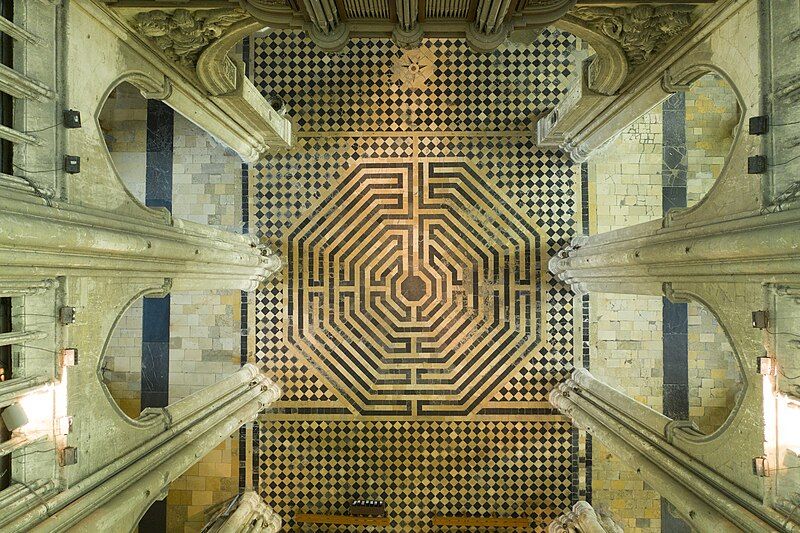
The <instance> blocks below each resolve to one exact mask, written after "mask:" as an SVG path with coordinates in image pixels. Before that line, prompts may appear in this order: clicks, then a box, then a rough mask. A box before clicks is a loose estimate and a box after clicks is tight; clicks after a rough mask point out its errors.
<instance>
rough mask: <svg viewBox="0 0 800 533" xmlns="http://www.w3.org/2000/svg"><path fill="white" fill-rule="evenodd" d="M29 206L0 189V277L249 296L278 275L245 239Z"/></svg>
mask: <svg viewBox="0 0 800 533" xmlns="http://www.w3.org/2000/svg"><path fill="white" fill-rule="evenodd" d="M15 196H16V195H15ZM28 200H29V201H25V198H20V197H19V196H16V197H13V198H12V197H9V196H6V195H5V191H4V189H0V251H1V252H2V253H0V269H2V270H3V274H4V276H15V275H16V276H32V275H36V276H43V277H44V276H59V275H100V276H112V277H119V278H123V279H131V278H137V277H148V278H153V277H164V278H171V279H175V280H177V281H176V282H175V283H173V287H176V286H177V285H178V284H180V287H179V288H181V289H206V288H208V289H211V288H213V289H242V290H254V289H255V287H257V286H258V284H259V283H260V282H261V281H263V280H264V279H265V278H266V277H268V276H270V275H271V274H273V273H275V272H276V271H277V270H279V269H280V267H281V261H280V259H278V257H277V256H276V255H275V254H273V253H272V252H270V251H269V250H268V249H266V248H263V247H260V246H259V245H258V244H257V243H256V242H255V241H254V240H253V238H252V237H250V236H248V235H238V234H234V233H228V232H224V231H220V230H216V229H214V228H210V227H208V226H203V225H201V224H195V223H191V222H186V221H180V220H171V221H163V222H159V221H157V220H155V219H142V218H136V217H132V216H127V215H122V214H114V213H109V212H105V211H100V210H97V209H94V208H91V207H86V206H77V205H74V204H67V203H63V204H62V203H54V202H50V204H49V205H45V204H43V203H41V202H40V201H39V199H38V198H37V197H35V196H30V197H29V198H28Z"/></svg>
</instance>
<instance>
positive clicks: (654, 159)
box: [589, 106, 663, 532]
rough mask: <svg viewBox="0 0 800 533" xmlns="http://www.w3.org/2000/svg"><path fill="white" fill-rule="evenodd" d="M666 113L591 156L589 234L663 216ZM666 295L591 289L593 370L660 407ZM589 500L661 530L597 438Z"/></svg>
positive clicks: (645, 528)
mask: <svg viewBox="0 0 800 533" xmlns="http://www.w3.org/2000/svg"><path fill="white" fill-rule="evenodd" d="M661 162H662V115H661V108H660V106H659V107H656V108H654V109H653V110H652V111H651V112H649V113H647V114H645V115H643V116H642V117H641V118H640V119H639V120H637V121H636V122H635V123H633V124H632V125H631V126H630V127H629V128H628V129H626V130H625V131H624V132H622V133H621V134H620V135H619V137H617V138H616V139H615V140H614V141H613V142H612V143H610V144H609V146H608V147H607V148H606V149H605V150H603V153H602V154H599V155H598V156H596V157H595V158H594V159H593V160H592V161H590V162H589V190H590V206H591V207H590V209H591V211H590V233H591V234H595V233H604V232H607V231H612V230H615V229H619V228H624V227H627V226H631V225H634V224H640V223H642V222H647V221H650V220H654V219H658V218H661V212H662V207H661V195H662V190H661V188H662V177H661V170H662V169H661ZM661 308H662V301H661V298H659V297H647V296H634V295H624V294H602V293H592V294H591V296H590V298H589V323H590V328H589V341H590V353H591V368H590V370H591V372H592V373H593V374H594V375H595V376H596V377H597V378H598V379H599V380H601V381H604V382H606V383H608V384H609V385H612V386H614V387H616V388H617V389H619V390H621V391H623V392H624V393H625V394H628V395H629V396H632V397H633V398H636V399H637V400H638V401H640V402H642V403H644V404H646V405H648V406H650V407H652V408H653V409H656V410H658V411H660V410H661V408H662V396H663V391H662V379H663V377H662V376H663V371H662V357H663V355H662V353H663V348H662V339H663V337H662V317H661V311H662V309H661ZM592 503H593V505H594V506H595V507H596V508H606V509H608V510H609V512H610V513H611V514H612V515H613V516H614V518H615V519H616V520H617V521H618V522H619V523H620V524H621V525H622V526H623V529H624V530H625V531H626V532H633V531H637V532H656V531H660V517H661V501H660V497H659V495H658V494H657V493H656V492H654V491H652V490H650V489H648V488H647V487H646V486H645V484H644V482H642V480H641V479H639V478H638V477H637V476H636V474H635V473H634V472H633V470H630V469H628V468H627V467H626V466H625V465H624V464H623V463H621V462H620V461H619V459H617V458H616V457H615V456H614V455H613V454H611V453H610V452H609V451H608V450H607V449H606V448H605V447H603V446H602V444H601V443H600V442H599V441H598V440H597V439H593V449H592Z"/></svg>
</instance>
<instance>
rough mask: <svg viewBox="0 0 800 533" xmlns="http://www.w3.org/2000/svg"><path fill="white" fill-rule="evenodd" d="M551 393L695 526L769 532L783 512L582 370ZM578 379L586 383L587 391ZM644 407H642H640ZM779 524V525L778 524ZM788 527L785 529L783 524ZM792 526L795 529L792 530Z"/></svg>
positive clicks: (564, 411)
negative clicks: (707, 462) (687, 448)
mask: <svg viewBox="0 0 800 533" xmlns="http://www.w3.org/2000/svg"><path fill="white" fill-rule="evenodd" d="M576 374H577V376H576V378H573V379H569V380H567V381H565V382H564V383H562V384H560V385H559V386H558V387H556V388H555V389H553V390H552V391H551V393H550V403H551V404H553V405H554V406H555V407H556V408H557V409H558V410H559V411H560V412H561V413H562V414H564V415H566V416H568V417H569V418H570V419H571V420H572V421H573V423H574V424H575V425H577V426H578V427H580V428H582V429H584V430H586V431H587V432H588V433H589V434H591V435H592V436H593V437H596V438H597V439H599V440H600V441H601V442H602V443H603V445H604V446H606V447H607V448H608V449H609V450H611V452H612V453H614V454H615V455H617V456H618V457H619V458H620V459H621V460H622V461H623V462H625V463H626V464H627V465H628V466H630V467H631V468H633V469H634V470H635V471H636V473H637V474H638V475H639V476H641V477H642V479H643V480H644V481H645V482H647V484H648V485H650V486H651V487H652V488H653V489H655V490H656V491H657V492H658V493H659V494H661V495H662V496H663V497H665V498H666V499H667V500H669V501H670V503H672V504H673V505H674V506H675V508H676V510H677V512H678V513H679V514H680V515H681V517H682V518H683V519H684V520H685V521H686V522H687V523H688V524H690V525H691V526H692V527H693V528H695V529H697V530H698V531H741V530H744V531H771V530H773V529H780V527H783V528H785V530H786V531H797V530H798V527H797V526H796V525H794V524H789V525H783V526H781V524H785V523H786V520H785V517H783V516H782V515H780V514H779V513H777V512H776V511H774V510H773V509H771V508H769V507H766V506H764V505H763V504H762V502H761V501H760V500H758V499H757V498H754V497H753V496H751V495H749V494H748V493H746V492H745V491H743V490H742V489H740V488H739V487H737V486H736V485H734V484H733V483H731V482H729V481H727V480H726V479H724V478H723V477H722V476H720V475H718V474H717V473H715V472H714V471H713V470H711V469H710V468H708V467H707V466H705V465H703V464H702V463H700V462H699V461H697V460H696V459H694V458H692V457H691V456H689V455H688V454H687V453H685V452H683V451H682V450H680V449H678V448H677V447H675V446H673V445H672V444H671V443H670V442H669V440H668V435H667V434H666V433H668V431H670V430H671V429H670V428H669V427H666V428H664V432H665V433H661V434H659V433H658V432H657V431H653V429H657V426H656V427H653V428H652V429H650V428H648V427H647V426H648V422H647V421H641V420H639V419H638V418H637V417H638V416H639V415H641V413H642V409H641V408H636V409H634V410H633V411H630V410H629V409H630V408H631V406H633V404H634V403H637V402H635V400H633V399H632V398H627V397H625V396H624V395H622V394H621V393H618V394H619V396H618V397H616V398H611V397H609V398H608V400H605V399H603V398H602V397H600V396H603V395H605V394H603V393H602V392H601V391H602V389H603V388H608V386H607V385H604V384H601V383H600V382H598V381H597V380H595V379H594V378H593V377H592V376H591V374H589V373H588V372H587V371H585V370H581V371H578V372H576ZM579 381H580V382H583V383H584V384H586V385H588V388H589V389H593V390H594V392H595V393H598V395H597V396H595V395H594V394H593V393H592V391H590V390H588V389H587V388H586V387H584V385H581V384H580V383H579ZM642 407H644V406H642ZM779 526H780V527H779ZM786 528H788V529H786ZM793 528H794V529H793Z"/></svg>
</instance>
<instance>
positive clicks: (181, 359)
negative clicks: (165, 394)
mask: <svg viewBox="0 0 800 533" xmlns="http://www.w3.org/2000/svg"><path fill="white" fill-rule="evenodd" d="M240 316H241V307H240V293H239V291H206V292H173V293H172V294H171V299H170V347H169V363H170V364H169V400H170V402H174V401H176V400H179V399H181V398H183V397H184V396H187V395H189V394H192V393H193V392H197V391H198V390H200V389H202V388H203V387H207V386H208V385H213V384H214V383H216V382H217V381H220V380H221V379H223V378H225V377H226V376H229V375H231V374H233V373H234V372H236V371H237V370H238V369H239V366H240V357H241V356H240V349H239V343H240V340H239V338H240V326H239V324H240Z"/></svg>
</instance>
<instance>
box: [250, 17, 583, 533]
mask: <svg viewBox="0 0 800 533" xmlns="http://www.w3.org/2000/svg"><path fill="white" fill-rule="evenodd" d="M574 42H575V41H574V38H573V37H571V36H569V35H566V34H561V33H558V32H557V31H554V30H549V31H545V32H544V33H543V34H542V35H541V37H540V38H539V40H538V42H537V43H536V45H534V46H532V47H530V48H527V49H526V48H518V47H508V48H504V49H502V50H498V51H496V52H493V53H491V54H486V55H477V54H474V53H472V52H471V51H469V50H468V48H467V47H466V45H465V44H464V43H463V41H459V40H452V39H438V40H426V41H425V42H424V44H423V46H424V47H425V48H426V56H427V55H430V56H432V57H434V58H435V59H434V71H433V73H431V74H430V75H428V74H427V73H426V77H425V80H423V82H421V83H420V84H417V83H414V84H408V83H404V82H403V80H402V79H398V77H397V76H396V75H395V73H396V72H397V67H396V62H397V60H398V59H399V58H401V56H402V55H403V52H402V51H400V50H399V49H397V48H396V47H395V46H394V45H393V44H392V43H391V42H390V41H388V40H361V39H354V40H351V42H350V43H349V44H348V45H347V47H346V48H345V50H344V51H343V52H342V53H341V54H336V55H330V54H325V53H323V52H320V51H318V50H317V49H316V48H315V47H314V46H313V45H312V44H311V43H310V42H308V41H307V40H306V39H305V38H304V36H303V35H302V33H290V32H284V31H276V32H273V33H271V34H269V35H268V36H266V37H262V38H258V39H256V40H255V42H254V65H253V69H252V70H251V72H253V74H254V76H253V79H254V81H255V83H256V85H257V86H258V87H259V88H260V90H261V91H262V92H263V93H264V94H268V93H276V94H277V95H279V96H280V97H282V98H283V99H284V101H286V103H287V107H288V109H289V112H290V114H291V116H292V118H293V120H295V121H296V123H297V124H298V131H299V134H300V135H299V140H298V142H297V145H296V146H295V147H294V148H293V149H292V150H290V151H288V152H285V153H280V154H276V155H273V156H271V157H270V158H268V159H266V160H264V161H262V162H261V163H260V164H259V165H255V166H254V167H252V168H251V175H250V178H251V179H250V184H251V197H252V206H253V209H252V211H251V220H250V227H251V231H252V232H254V233H256V234H257V235H258V236H259V237H260V238H261V240H262V242H265V243H269V244H270V245H271V246H273V247H274V248H276V249H278V250H284V249H285V247H286V246H287V245H288V243H287V242H286V240H287V236H288V235H289V234H290V229H291V228H292V227H293V226H294V225H295V224H297V223H298V221H301V220H303V219H304V218H305V217H307V216H309V213H310V212H311V210H312V209H313V208H314V206H315V205H317V204H318V203H319V202H320V201H321V200H323V199H324V198H326V197H328V196H329V195H331V194H334V191H335V190H336V184H337V181H338V180H340V179H341V177H342V176H343V175H345V173H347V172H348V171H350V170H352V169H353V168H354V166H355V163H356V162H357V161H359V160H361V159H380V158H384V159H396V158H408V159H412V158H432V157H443V158H465V159H469V161H470V164H472V165H474V166H475V167H476V168H478V169H479V170H480V172H481V173H482V175H483V176H485V177H486V180H487V182H488V183H487V187H492V188H495V189H497V190H498V193H500V194H502V195H503V197H504V198H505V201H506V202H507V205H505V204H504V206H505V207H506V208H507V209H509V210H512V211H514V212H515V214H516V216H517V217H519V218H520V219H523V218H524V219H525V220H527V221H530V222H532V223H534V224H536V226H537V227H538V228H539V229H540V230H541V238H542V241H541V245H542V248H543V250H544V251H545V252H546V254H547V255H550V254H552V253H554V252H555V251H557V250H559V249H560V248H561V247H562V246H563V245H564V244H565V243H567V242H569V240H570V238H571V237H572V235H573V233H574V232H575V229H576V223H575V217H576V214H575V209H576V207H577V204H576V200H575V196H574V189H575V183H574V182H575V179H576V170H577V169H576V168H575V167H574V166H573V165H571V163H570V162H569V161H568V160H567V158H566V157H565V156H564V155H562V154H560V153H556V152H548V151H544V150H540V149H538V148H537V147H536V146H535V144H534V142H533V139H532V133H531V135H525V134H519V133H515V134H513V135H511V136H504V134H507V133H508V132H512V131H513V132H520V131H523V132H527V131H530V128H531V126H532V124H533V120H532V119H533V118H534V117H535V116H537V115H538V114H541V113H542V112H544V111H546V110H548V109H550V108H552V107H553V106H554V105H555V103H556V102H557V100H558V99H559V97H560V95H562V94H563V93H564V92H565V91H566V89H567V87H566V86H565V83H563V82H564V81H565V80H566V77H567V75H568V73H569V70H570V68H572V66H571V65H570V57H571V53H572V50H573V49H574ZM428 52H429V53H430V54H428ZM363 132H372V136H367V135H363V134H362V133H363ZM434 132H442V134H441V135H439V134H437V133H434ZM445 132H447V133H445ZM475 132H484V133H485V135H479V134H477V133H475ZM453 133H455V135H453ZM542 282H543V283H544V292H545V295H546V298H545V301H543V302H541V305H542V314H541V317H542V320H543V324H542V326H543V328H544V335H543V337H544V339H545V344H544V347H538V348H536V349H535V350H534V353H532V354H527V355H526V357H527V360H526V362H525V364H524V365H523V366H522V368H521V370H520V371H518V372H516V373H513V375H509V376H508V379H507V381H506V382H505V383H503V384H502V385H501V386H499V388H498V389H497V392H495V393H494V394H493V396H491V398H492V401H491V402H490V404H489V405H490V406H491V407H492V408H494V409H495V414H496V413H497V412H499V411H502V410H503V409H513V408H514V406H515V405H518V403H519V402H544V401H545V400H546V395H547V393H548V392H549V390H550V389H551V388H552V386H553V385H554V384H555V383H556V382H558V381H560V380H561V379H563V377H564V376H565V375H566V374H567V373H568V372H569V371H570V370H571V364H572V343H573V338H572V324H573V316H572V313H573V309H572V299H571V295H570V294H569V293H567V292H566V291H565V290H564V288H563V287H560V286H559V285H557V284H556V283H554V282H553V281H552V280H550V279H549V276H547V275H545V276H544V277H543V278H542ZM285 292H286V285H285V280H284V279H276V280H273V281H272V282H270V283H267V284H265V285H263V286H262V287H261V288H260V289H259V291H258V292H257V294H256V297H255V298H252V299H251V300H250V301H251V302H252V305H255V313H256V322H257V330H256V332H255V335H256V351H257V353H256V358H257V361H258V362H259V364H260V365H261V366H262V367H263V368H264V369H265V371H266V372H267V373H268V374H270V375H271V376H273V377H274V378H275V379H277V380H278V381H280V382H282V383H283V385H284V390H285V391H286V394H285V396H284V398H283V399H282V401H281V402H279V405H278V407H277V408H276V409H275V410H273V411H272V412H270V413H267V414H266V415H264V417H263V421H262V422H261V423H260V425H259V426H258V427H256V428H255V431H254V434H257V435H258V438H257V441H256V448H257V453H258V464H257V465H256V469H255V470H256V472H257V477H258V479H257V487H258V490H259V491H261V494H262V495H263V496H264V497H265V498H266V499H267V501H268V502H269V503H270V504H271V505H272V506H273V507H274V508H275V510H276V511H277V512H279V513H280V514H281V515H282V516H283V517H284V520H285V521H286V526H285V529H286V530H287V531H305V530H306V529H304V527H303V526H300V525H298V524H295V523H294V521H293V516H294V513H296V512H331V513H344V512H345V510H346V504H347V502H348V501H349V500H351V499H355V498H369V499H383V500H385V501H386V502H387V507H388V510H389V515H390V517H391V518H392V526H391V527H390V528H387V530H388V531H392V532H400V533H406V532H408V533H411V532H415V533H416V532H422V531H431V530H432V527H431V525H430V520H431V517H433V516H435V515H437V514H462V515H463V514H478V515H500V516H515V515H526V516H530V517H532V519H533V520H532V523H533V528H532V529H533V530H534V531H544V529H545V527H546V524H548V523H549V522H550V521H551V520H552V519H553V518H554V517H556V516H558V515H560V514H561V513H563V512H564V510H566V509H567V507H568V506H569V504H570V500H571V499H572V498H574V497H575V495H576V494H577V491H578V489H579V487H578V484H577V482H576V481H574V480H573V479H572V476H571V470H574V465H576V464H577V463H578V460H577V458H578V455H579V453H580V455H581V456H582V457H585V450H583V449H581V450H580V451H579V450H578V447H577V446H573V442H572V439H571V437H572V429H571V426H570V425H569V424H567V423H563V422H543V421H540V420H541V419H539V420H537V419H536V417H535V416H536V415H533V414H532V415H531V416H530V417H528V416H527V415H522V416H520V415H518V416H517V417H516V418H515V420H519V419H521V421H518V422H511V421H488V420H487V421H484V420H465V419H464V418H463V417H441V418H436V419H435V420H422V419H414V418H411V419H403V420H397V419H395V420H393V421H390V420H389V419H380V417H372V418H365V417H359V415H358V413H357V412H355V411H354V410H353V409H352V406H348V404H347V403H346V402H345V401H343V398H342V397H341V395H340V394H338V391H337V390H336V389H335V387H334V386H333V385H332V382H331V381H329V380H328V379H327V377H326V375H325V373H324V371H321V370H320V369H319V368H317V367H315V366H314V365H312V364H311V363H310V362H309V361H308V360H307V359H306V358H303V357H302V356H301V355H300V354H295V353H293V352H292V351H291V350H289V349H288V348H287V346H286V344H285V329H286V318H285V317H286V316H287V313H286V305H287V304H288V302H287V301H285ZM498 409H499V411H498ZM484 411H486V413H485V414H487V415H488V414H490V413H488V408H486V409H484ZM474 414H475V415H478V416H480V415H481V410H480V408H478V409H477V410H476V412H475V413H474ZM337 417H339V418H338V419H337ZM342 417H344V418H345V419H342ZM287 418H288V419H287ZM354 418H355V419H354ZM575 442H576V443H577V440H576V441H575ZM308 530H313V531H354V529H339V528H336V527H330V528H324V527H319V528H317V527H316V526H315V527H313V528H309V529H308Z"/></svg>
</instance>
